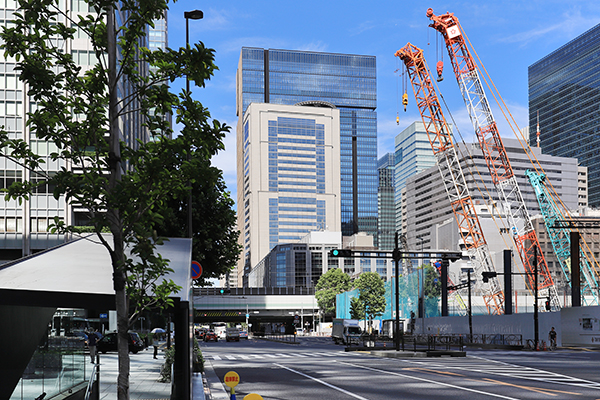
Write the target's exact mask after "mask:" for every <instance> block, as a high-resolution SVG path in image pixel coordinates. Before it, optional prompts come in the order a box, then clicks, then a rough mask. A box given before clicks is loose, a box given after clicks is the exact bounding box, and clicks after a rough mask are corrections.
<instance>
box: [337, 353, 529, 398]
mask: <svg viewBox="0 0 600 400" xmlns="http://www.w3.org/2000/svg"><path fill="white" fill-rule="evenodd" d="M339 363H340V364H346V365H349V366H351V367H355V368H362V369H367V370H370V371H375V372H379V373H383V374H388V375H395V376H400V377H403V378H406V379H414V380H416V381H422V382H427V383H433V384H435V385H440V386H446V387H450V388H454V389H458V390H464V391H467V392H473V393H479V394H483V395H486V396H492V397H498V398H501V399H507V400H519V399H516V398H514V397H508V396H503V395H501V394H496V393H490V392H484V391H482V390H477V389H471V388H467V387H461V386H456V385H452V384H450V383H444V382H437V381H432V380H430V379H425V378H419V377H417V376H410V375H404V374H399V373H398V372H392V371H385V370H382V369H377V368H371V367H367V366H364V365H356V364H352V363H348V362H344V361H339Z"/></svg>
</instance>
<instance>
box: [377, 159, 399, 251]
mask: <svg viewBox="0 0 600 400" xmlns="http://www.w3.org/2000/svg"><path fill="white" fill-rule="evenodd" d="M394 169H395V167H394V154H393V153H388V154H386V155H384V156H383V157H381V158H380V159H379V162H378V163H377V172H378V174H379V188H378V189H377V234H376V235H375V238H374V239H375V245H376V246H377V248H378V249H380V250H392V249H393V248H394V247H395V242H394V237H395V236H394V235H395V233H396V203H395V200H394Z"/></svg>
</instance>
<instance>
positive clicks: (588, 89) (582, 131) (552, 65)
mask: <svg viewBox="0 0 600 400" xmlns="http://www.w3.org/2000/svg"><path fill="white" fill-rule="evenodd" d="M598 54H600V24H599V25H596V26H595V27H593V28H592V29H590V30H588V31H587V32H585V33H583V34H582V35H580V36H579V37H577V38H575V39H573V40H572V41H570V42H569V43H567V44H565V45H564V46H562V47H560V48H559V49H557V50H555V51H553V52H552V53H550V54H548V55H547V56H546V57H544V58H542V59H541V60H539V61H537V62H536V63H534V64H532V65H530V66H529V129H530V132H531V134H530V139H529V141H530V144H531V145H532V146H535V145H536V142H537V135H536V134H535V133H534V132H536V130H537V129H536V126H537V121H538V115H539V126H540V132H541V133H540V147H541V148H542V151H543V152H544V153H546V154H552V155H555V156H562V157H574V158H577V159H578V161H579V163H580V165H582V166H586V167H588V185H589V190H588V196H589V201H588V204H589V205H590V206H592V207H600V64H599V63H598Z"/></svg>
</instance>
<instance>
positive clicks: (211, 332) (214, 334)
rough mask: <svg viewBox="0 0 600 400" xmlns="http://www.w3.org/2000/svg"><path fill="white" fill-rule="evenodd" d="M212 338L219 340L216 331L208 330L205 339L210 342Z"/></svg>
mask: <svg viewBox="0 0 600 400" xmlns="http://www.w3.org/2000/svg"><path fill="white" fill-rule="evenodd" d="M210 340H214V341H215V342H218V341H219V337H218V336H217V334H216V333H215V331H208V332H206V334H205V335H204V341H205V342H208V341H210Z"/></svg>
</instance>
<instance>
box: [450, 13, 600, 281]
mask: <svg viewBox="0 0 600 400" xmlns="http://www.w3.org/2000/svg"><path fill="white" fill-rule="evenodd" d="M459 25H460V22H459ZM460 30H461V32H462V33H463V35H464V37H465V39H466V40H467V42H468V43H469V46H470V48H471V51H473V54H475V57H476V58H477V61H478V63H479V65H480V68H481V69H482V70H483V72H484V73H485V76H486V77H487V79H484V81H485V83H486V85H487V87H488V89H489V90H490V92H491V93H492V96H493V97H494V100H495V101H496V104H498V107H499V108H500V111H502V115H504V118H505V120H506V122H507V123H508V125H509V126H510V128H511V130H512V131H513V134H514V135H515V137H516V138H517V140H518V141H519V144H520V145H521V148H522V149H523V151H524V152H525V154H526V155H527V158H528V159H529V161H530V162H531V165H532V166H533V168H534V169H535V171H536V172H538V173H539V171H541V172H542V173H544V174H545V175H546V176H548V174H547V173H546V172H545V171H544V168H543V167H542V165H541V163H540V161H539V160H538V158H537V156H536V155H535V154H534V153H533V150H532V149H531V146H529V143H526V146H527V147H525V146H524V145H523V141H525V140H524V139H525V138H524V137H523V141H521V137H520V136H522V133H521V130H520V129H519V126H518V124H517V122H516V121H515V118H514V117H513V115H512V113H511V112H510V110H509V109H508V106H507V105H506V103H505V102H504V99H503V98H502V96H501V95H500V92H499V91H498V88H497V87H496V85H495V84H494V81H493V80H492V78H491V77H490V75H489V73H488V72H487V69H486V68H485V66H484V65H483V62H482V61H481V59H480V58H479V55H478V54H477V52H476V51H475V48H474V47H473V44H472V43H471V41H470V40H469V38H468V37H467V34H466V33H465V31H464V30H463V29H462V26H460ZM488 80H489V82H488ZM490 83H491V85H492V86H493V89H492V87H490ZM496 94H497V95H498V97H499V98H500V100H501V102H502V104H500V101H498V98H497V97H496ZM505 109H506V112H505ZM506 113H508V114H509V115H510V119H511V120H512V123H511V121H510V120H509V119H508V117H507V116H506ZM512 124H514V126H515V127H516V128H517V129H516V130H515V127H513V125H512ZM517 131H518V133H517ZM530 155H531V156H533V158H534V159H535V162H534V161H533V160H532V158H531V156H530ZM538 167H539V169H538ZM546 182H547V183H548V184H549V185H550V188H551V189H552V193H551V194H553V199H554V200H556V199H558V202H559V203H560V205H561V206H562V209H559V210H558V211H559V212H560V215H561V217H563V218H564V219H568V220H571V221H572V220H573V219H572V217H571V215H570V213H567V214H564V213H563V210H568V208H567V207H566V205H565V204H564V203H563V201H562V199H561V198H560V196H559V195H558V193H557V191H556V189H555V188H554V185H552V182H550V180H549V179H548V180H547V181H546ZM574 229H576V230H577V231H578V232H579V229H578V228H574ZM583 243H584V246H585V248H586V249H587V251H585V250H584V251H583V254H584V255H585V257H586V259H587V260H588V262H589V263H590V264H591V265H592V268H593V270H594V272H596V274H597V275H598V276H600V271H599V270H598V260H597V259H596V257H595V256H594V253H593V252H592V251H591V249H590V248H589V246H588V244H587V242H586V241H583ZM590 257H591V259H590ZM592 260H593V262H592Z"/></svg>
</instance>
